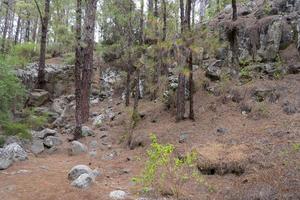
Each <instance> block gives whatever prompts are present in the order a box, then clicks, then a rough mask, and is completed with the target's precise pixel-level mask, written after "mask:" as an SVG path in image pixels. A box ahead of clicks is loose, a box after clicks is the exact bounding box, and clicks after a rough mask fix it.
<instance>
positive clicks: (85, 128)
mask: <svg viewBox="0 0 300 200" xmlns="http://www.w3.org/2000/svg"><path fill="white" fill-rule="evenodd" d="M81 131H82V133H81V134H82V136H83V137H87V136H93V135H95V133H94V131H93V130H92V129H91V128H89V127H88V126H83V127H82V129H81Z"/></svg>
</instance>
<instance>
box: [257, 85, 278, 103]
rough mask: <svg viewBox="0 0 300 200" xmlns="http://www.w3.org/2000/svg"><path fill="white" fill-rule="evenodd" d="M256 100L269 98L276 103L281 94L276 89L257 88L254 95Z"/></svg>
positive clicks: (260, 100)
mask: <svg viewBox="0 0 300 200" xmlns="http://www.w3.org/2000/svg"><path fill="white" fill-rule="evenodd" d="M252 96H253V97H254V98H255V100H256V101H258V102H262V101H265V100H267V99H268V100H269V101H270V102H272V103H274V102H276V101H277V100H278V99H279V94H278V93H276V91H275V90H274V89H271V88H263V87H262V88H257V89H255V90H254V91H253V95H252Z"/></svg>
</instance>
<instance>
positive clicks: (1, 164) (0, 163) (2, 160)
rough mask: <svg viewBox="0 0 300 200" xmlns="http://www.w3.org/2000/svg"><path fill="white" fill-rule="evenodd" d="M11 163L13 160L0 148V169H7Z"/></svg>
mask: <svg viewBox="0 0 300 200" xmlns="http://www.w3.org/2000/svg"><path fill="white" fill-rule="evenodd" d="M12 163H13V160H12V159H10V157H9V155H8V154H7V152H5V151H4V149H3V148H0V170H4V169H7V168H8V167H10V166H11V165H12Z"/></svg>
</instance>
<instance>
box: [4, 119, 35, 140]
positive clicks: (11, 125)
mask: <svg viewBox="0 0 300 200" xmlns="http://www.w3.org/2000/svg"><path fill="white" fill-rule="evenodd" d="M2 129H3V131H4V134H5V135H7V136H18V137H19V138H22V139H31V133H30V132H29V130H28V127H27V126H26V124H22V123H19V122H6V123H4V124H3V125H2Z"/></svg>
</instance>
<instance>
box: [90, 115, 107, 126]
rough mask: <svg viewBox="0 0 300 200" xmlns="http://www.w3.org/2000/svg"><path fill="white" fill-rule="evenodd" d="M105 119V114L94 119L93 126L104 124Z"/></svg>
mask: <svg viewBox="0 0 300 200" xmlns="http://www.w3.org/2000/svg"><path fill="white" fill-rule="evenodd" d="M104 119H105V115H104V114H101V115H98V116H97V117H95V118H94V121H93V125H94V126H100V125H102V123H103V122H104Z"/></svg>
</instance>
